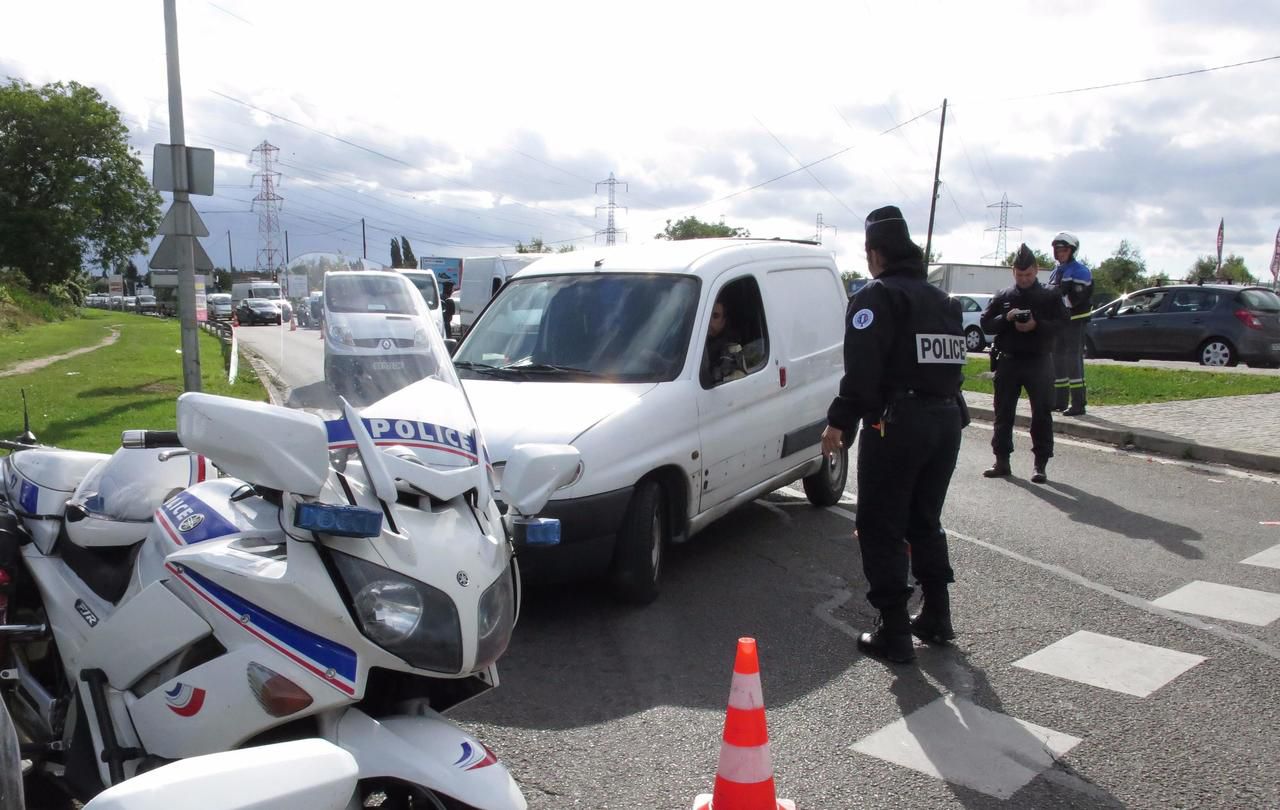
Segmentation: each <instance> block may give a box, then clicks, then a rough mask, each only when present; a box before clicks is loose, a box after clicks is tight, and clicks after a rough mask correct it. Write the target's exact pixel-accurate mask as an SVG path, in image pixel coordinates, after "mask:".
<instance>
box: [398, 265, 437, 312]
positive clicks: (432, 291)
mask: <svg viewBox="0 0 1280 810" xmlns="http://www.w3.org/2000/svg"><path fill="white" fill-rule="evenodd" d="M405 276H407V277H408V279H409V280H410V281H412V282H413V286H415V287H417V288H418V292H420V293H422V300H423V301H426V302H427V306H429V307H431V308H432V309H436V308H437V307H439V306H440V294H439V293H438V292H437V291H436V281H435V279H433V278H432V277H431V276H423V275H419V274H417V273H405Z"/></svg>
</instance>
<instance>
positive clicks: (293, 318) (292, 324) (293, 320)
mask: <svg viewBox="0 0 1280 810" xmlns="http://www.w3.org/2000/svg"><path fill="white" fill-rule="evenodd" d="M289 331H290V332H296V331H298V316H297V315H290V316H289Z"/></svg>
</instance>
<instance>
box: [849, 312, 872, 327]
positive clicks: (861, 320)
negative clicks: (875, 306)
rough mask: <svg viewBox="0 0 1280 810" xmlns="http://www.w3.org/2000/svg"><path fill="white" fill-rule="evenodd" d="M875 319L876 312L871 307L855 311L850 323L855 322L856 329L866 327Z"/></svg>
mask: <svg viewBox="0 0 1280 810" xmlns="http://www.w3.org/2000/svg"><path fill="white" fill-rule="evenodd" d="M875 319H876V314H875V313H874V312H872V311H871V310H869V309H860V310H858V311H857V312H855V313H853V320H852V321H850V323H852V324H853V328H854V329H866V328H867V327H868V326H870V325H871V322H872V321H874V320H875Z"/></svg>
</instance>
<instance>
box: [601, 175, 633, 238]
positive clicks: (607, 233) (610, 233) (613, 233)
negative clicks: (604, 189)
mask: <svg viewBox="0 0 1280 810" xmlns="http://www.w3.org/2000/svg"><path fill="white" fill-rule="evenodd" d="M619 185H621V186H622V187H623V190H624V191H630V190H631V189H630V187H629V186H628V185H627V184H626V183H621V182H619V181H618V180H616V179H614V176H613V172H609V179H608V180H601V181H600V182H599V183H596V191H599V190H600V187H601V186H608V187H609V204H608V205H597V206H596V216H600V209H601V208H603V209H605V210H607V211H608V212H609V224H608V225H607V226H605V229H604V230H603V231H596V236H601V235H603V236H604V243H605V244H606V245H614V244H616V243H617V241H618V234H622V236H623V239H624V240H625V239H626V236H627V232H626V231H620V230H618V229H617V228H616V227H614V221H613V212H614V210H615V209H617V208H621V209H622V210H623V211H626V210H627V207H626V206H625V205H624V206H619V205H617V204H616V203H614V197H613V194H614V189H615V188H616V187H617V186H619Z"/></svg>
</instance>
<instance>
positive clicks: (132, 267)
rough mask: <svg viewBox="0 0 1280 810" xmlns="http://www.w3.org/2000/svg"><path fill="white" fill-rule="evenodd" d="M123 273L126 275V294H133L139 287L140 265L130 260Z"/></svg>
mask: <svg viewBox="0 0 1280 810" xmlns="http://www.w3.org/2000/svg"><path fill="white" fill-rule="evenodd" d="M121 275H122V276H124V289H125V295H133V294H134V293H135V292H136V291H137V289H138V265H136V264H134V263H133V261H132V260H130V261H129V263H128V264H127V265H125V268H124V272H123V273H121Z"/></svg>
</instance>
